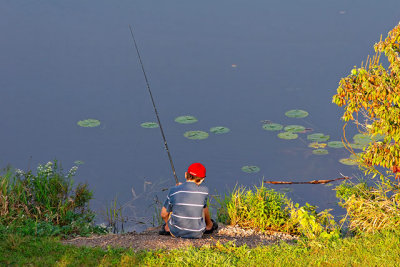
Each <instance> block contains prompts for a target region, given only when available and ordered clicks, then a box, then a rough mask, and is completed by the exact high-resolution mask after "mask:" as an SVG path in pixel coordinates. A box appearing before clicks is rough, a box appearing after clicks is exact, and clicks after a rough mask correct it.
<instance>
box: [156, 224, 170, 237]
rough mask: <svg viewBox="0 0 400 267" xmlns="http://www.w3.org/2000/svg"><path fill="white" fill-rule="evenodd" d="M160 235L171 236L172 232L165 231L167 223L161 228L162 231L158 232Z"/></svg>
mask: <svg viewBox="0 0 400 267" xmlns="http://www.w3.org/2000/svg"><path fill="white" fill-rule="evenodd" d="M158 234H159V235H171V233H170V232H168V231H165V223H164V224H163V225H162V226H161V230H160V231H159V232H158Z"/></svg>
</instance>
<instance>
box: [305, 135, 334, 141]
mask: <svg viewBox="0 0 400 267" xmlns="http://www.w3.org/2000/svg"><path fill="white" fill-rule="evenodd" d="M307 139H308V140H311V141H314V142H326V141H328V140H329V139H330V136H329V135H324V134H323V133H314V134H309V135H307Z"/></svg>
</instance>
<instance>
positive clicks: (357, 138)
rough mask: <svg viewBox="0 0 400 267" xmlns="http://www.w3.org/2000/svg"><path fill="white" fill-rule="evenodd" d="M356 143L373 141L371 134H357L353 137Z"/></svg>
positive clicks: (365, 143) (364, 143)
mask: <svg viewBox="0 0 400 267" xmlns="http://www.w3.org/2000/svg"><path fill="white" fill-rule="evenodd" d="M353 140H354V143H356V144H360V145H367V144H369V143H371V142H373V140H372V138H371V136H369V135H364V134H356V135H355V136H354V137H353Z"/></svg>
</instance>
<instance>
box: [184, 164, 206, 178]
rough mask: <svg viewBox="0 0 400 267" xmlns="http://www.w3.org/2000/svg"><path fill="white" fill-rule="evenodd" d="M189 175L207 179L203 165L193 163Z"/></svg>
mask: <svg viewBox="0 0 400 267" xmlns="http://www.w3.org/2000/svg"><path fill="white" fill-rule="evenodd" d="M188 173H189V174H191V175H194V176H196V177H200V178H204V177H206V167H204V166H203V164H201V163H193V164H192V165H190V166H189V168H188Z"/></svg>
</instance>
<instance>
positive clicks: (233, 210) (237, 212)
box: [217, 184, 339, 239]
mask: <svg viewBox="0 0 400 267" xmlns="http://www.w3.org/2000/svg"><path fill="white" fill-rule="evenodd" d="M217 201H218V203H219V208H218V209H217V218H218V221H220V222H222V223H225V224H230V225H238V226H240V227H242V228H248V229H255V230H258V231H260V232H265V231H282V232H288V233H292V234H298V235H302V236H304V237H306V238H308V239H318V238H328V239H331V238H338V237H339V229H338V227H337V225H336V222H335V220H334V218H333V216H332V215H331V214H330V213H329V211H330V210H324V211H322V212H319V213H317V211H316V208H317V207H316V206H312V205H309V204H308V203H306V205H305V206H302V207H300V205H299V204H293V203H292V202H291V201H290V200H289V199H288V198H287V197H286V196H285V194H283V193H279V192H276V191H275V190H273V189H268V188H266V187H264V186H263V184H262V185H261V186H259V187H257V186H255V187H253V189H247V188H245V187H236V188H235V189H234V190H233V191H232V192H231V193H229V194H226V195H225V196H224V197H223V198H217Z"/></svg>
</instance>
